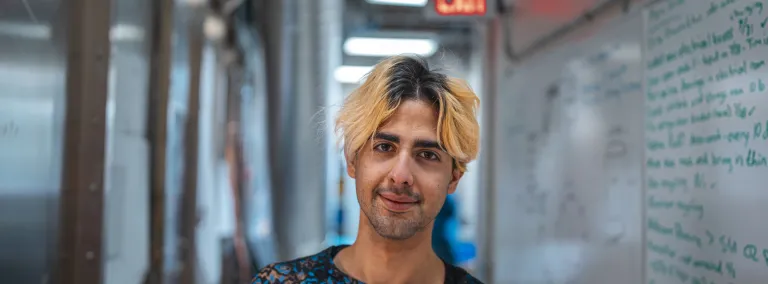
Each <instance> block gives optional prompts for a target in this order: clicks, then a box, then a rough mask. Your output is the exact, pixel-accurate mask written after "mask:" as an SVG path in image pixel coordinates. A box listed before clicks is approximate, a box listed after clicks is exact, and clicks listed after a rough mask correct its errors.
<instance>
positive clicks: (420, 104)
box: [253, 56, 480, 283]
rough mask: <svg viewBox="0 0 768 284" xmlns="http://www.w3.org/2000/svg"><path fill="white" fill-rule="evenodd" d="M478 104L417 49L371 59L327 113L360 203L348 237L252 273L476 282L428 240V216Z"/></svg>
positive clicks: (473, 139) (473, 144) (298, 279)
mask: <svg viewBox="0 0 768 284" xmlns="http://www.w3.org/2000/svg"><path fill="white" fill-rule="evenodd" d="M478 104H479V99H478V98H477V96H476V95H475V94H474V93H473V92H472V90H471V89H470V88H469V86H468V85H467V84H465V83H463V82H462V81H460V80H458V79H454V78H448V77H447V76H445V75H443V74H440V73H437V72H435V71H432V70H430V69H429V67H428V65H427V63H426V62H425V61H424V60H423V59H420V58H417V57H407V56H396V57H392V58H388V59H386V60H384V61H382V62H380V63H379V64H377V65H376V66H375V67H374V69H373V71H371V73H370V74H369V75H368V77H367V79H366V80H365V82H364V83H363V84H362V85H361V86H360V87H359V88H358V89H356V90H355V91H354V92H352V94H350V95H349V96H348V97H347V99H346V100H345V102H344V104H343V105H342V107H341V109H340V111H339V116H338V119H337V121H336V129H337V131H339V132H340V133H341V134H342V138H343V142H344V144H343V145H344V156H345V158H346V162H347V174H349V176H350V177H351V178H353V179H355V186H356V192H357V200H358V202H359V203H360V210H361V212H362V213H363V214H360V224H359V229H358V234H357V239H356V240H355V242H354V244H352V245H350V246H333V247H330V248H328V249H326V250H324V251H322V252H320V253H318V254H315V255H312V256H308V257H304V258H300V259H296V260H292V261H287V262H282V263H275V264H271V265H268V266H267V267H264V268H262V269H261V270H260V271H259V273H258V275H257V276H256V278H255V279H254V281H253V283H480V281H478V280H477V279H475V278H474V277H472V276H471V275H469V274H468V273H467V272H466V271H464V270H463V269H461V268H458V267H455V266H452V265H450V264H448V263H446V262H444V261H443V260H441V259H440V258H439V257H438V256H437V255H436V254H435V252H434V251H433V249H432V230H433V225H434V220H435V217H436V216H437V214H438V212H439V211H440V209H441V208H442V206H443V203H444V202H445V200H446V196H447V195H448V194H452V193H454V191H456V185H457V183H458V182H459V179H461V177H462V175H463V174H464V171H465V170H466V165H467V163H468V162H470V161H471V160H473V159H474V158H475V157H476V156H477V153H478V148H479V147H478V144H479V126H478V123H477V119H476V118H475V112H476V108H477V106H478Z"/></svg>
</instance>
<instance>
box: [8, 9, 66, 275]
mask: <svg viewBox="0 0 768 284" xmlns="http://www.w3.org/2000/svg"><path fill="white" fill-rule="evenodd" d="M66 2H67V1H66V0H53V1H42V0H29V1H3V2H2V3H0V43H1V44H0V275H3V282H5V283H41V282H42V281H45V280H46V279H48V278H49V277H50V273H51V272H52V267H53V264H54V260H55V257H56V247H55V244H56V237H57V234H56V230H57V224H58V218H57V216H58V212H57V208H58V200H59V196H60V195H59V187H60V185H59V177H60V175H61V170H62V165H61V156H62V139H63V138H62V135H63V121H64V111H65V110H64V98H65V74H66V50H65V46H66V44H67V43H66V41H65V40H64V37H63V35H62V34H61V31H63V30H64V29H65V28H66V26H67V25H66V22H65V21H63V18H62V17H61V15H63V13H64V12H65V11H64V9H62V7H64V5H66V4H67V3H66Z"/></svg>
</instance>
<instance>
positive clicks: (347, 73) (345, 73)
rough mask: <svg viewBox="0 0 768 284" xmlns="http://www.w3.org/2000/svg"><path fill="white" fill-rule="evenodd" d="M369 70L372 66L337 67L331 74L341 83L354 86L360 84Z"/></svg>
mask: <svg viewBox="0 0 768 284" xmlns="http://www.w3.org/2000/svg"><path fill="white" fill-rule="evenodd" d="M371 70H373V66H339V67H337V68H336V71H334V72H333V77H334V78H336V81H339V82H341V83H346V84H356V83H360V82H361V81H362V80H363V77H365V76H366V75H367V74H368V73H369V72H371Z"/></svg>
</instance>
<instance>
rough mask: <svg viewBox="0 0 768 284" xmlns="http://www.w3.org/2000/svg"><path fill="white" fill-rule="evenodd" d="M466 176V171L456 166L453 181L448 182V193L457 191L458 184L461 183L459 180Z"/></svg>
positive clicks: (452, 176) (452, 175)
mask: <svg viewBox="0 0 768 284" xmlns="http://www.w3.org/2000/svg"><path fill="white" fill-rule="evenodd" d="M462 176H464V172H462V171H460V170H459V169H457V168H454V169H453V170H452V172H451V182H450V183H448V194H453V193H454V192H456V186H457V185H459V180H460V179H461V177H462Z"/></svg>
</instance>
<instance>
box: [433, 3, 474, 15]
mask: <svg viewBox="0 0 768 284" xmlns="http://www.w3.org/2000/svg"><path fill="white" fill-rule="evenodd" d="M486 1H487V0H435V11H437V14H439V15H440V16H478V15H479V16H482V15H485V12H486Z"/></svg>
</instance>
